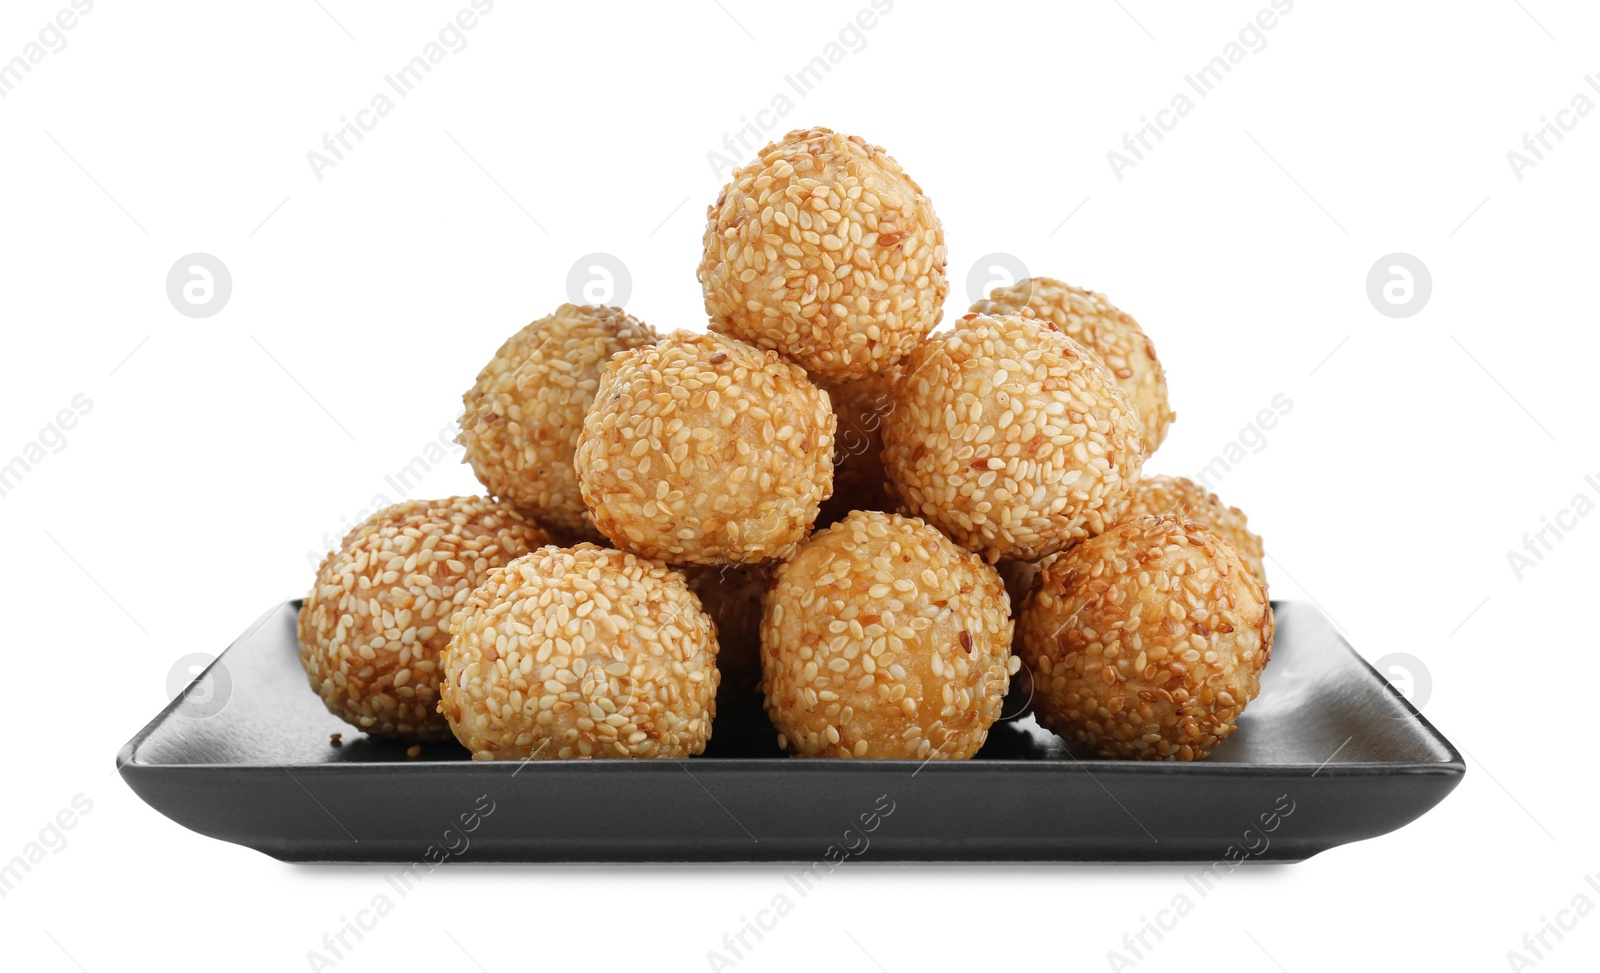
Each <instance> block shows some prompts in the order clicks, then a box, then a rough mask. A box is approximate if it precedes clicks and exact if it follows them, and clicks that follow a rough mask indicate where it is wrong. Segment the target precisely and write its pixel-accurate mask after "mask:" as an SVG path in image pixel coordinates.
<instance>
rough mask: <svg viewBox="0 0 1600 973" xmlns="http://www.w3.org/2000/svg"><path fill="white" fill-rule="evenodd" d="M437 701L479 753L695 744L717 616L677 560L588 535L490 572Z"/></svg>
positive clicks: (703, 720)
mask: <svg viewBox="0 0 1600 973" xmlns="http://www.w3.org/2000/svg"><path fill="white" fill-rule="evenodd" d="M452 627H453V630H454V632H455V635H454V637H453V638H451V640H450V645H449V647H448V648H446V649H445V652H444V661H443V675H444V681H443V685H442V686H441V695H440V701H439V710H440V712H442V713H443V714H444V715H445V718H446V719H448V721H449V725H450V729H451V731H452V732H454V733H455V736H456V739H457V740H459V741H461V743H462V745H463V746H465V747H466V748H467V749H468V750H471V751H472V757H473V759H474V760H567V759H584V758H602V757H674V758H682V757H687V756H689V755H691V754H696V753H700V752H702V751H703V750H704V749H705V746H706V740H707V739H709V738H710V735H711V720H712V717H713V716H714V714H715V710H716V693H717V665H716V663H717V642H716V638H715V637H714V635H713V631H712V624H711V618H710V617H709V616H708V615H706V613H705V612H704V611H702V610H701V607H700V601H699V599H697V598H696V597H695V596H694V593H693V592H691V591H690V590H689V587H688V585H687V584H686V583H685V581H684V579H683V575H681V574H679V573H678V572H677V571H674V570H672V569H671V568H668V567H665V566H663V565H660V564H656V563H654V562H651V561H647V560H645V559H643V558H639V557H634V556H633V555H632V554H624V553H622V552H621V551H614V550H610V549H609V548H603V547H596V546H595V545H593V544H579V545H578V546H577V547H553V546H552V547H544V548H540V549H539V550H537V551H534V552H533V553H532V554H529V555H527V556H526V557H520V558H518V559H517V560H515V561H513V562H511V563H510V564H508V565H506V566H505V567H503V568H499V569H497V570H495V571H493V572H492V573H490V574H489V576H488V577H487V578H485V579H484V582H483V584H481V585H479V586H478V587H477V589H476V590H474V591H473V592H472V594H471V596H469V597H468V598H467V600H466V603H465V604H464V605H463V606H462V608H461V610H460V611H459V612H457V613H456V615H455V619H454V621H453V622H452Z"/></svg>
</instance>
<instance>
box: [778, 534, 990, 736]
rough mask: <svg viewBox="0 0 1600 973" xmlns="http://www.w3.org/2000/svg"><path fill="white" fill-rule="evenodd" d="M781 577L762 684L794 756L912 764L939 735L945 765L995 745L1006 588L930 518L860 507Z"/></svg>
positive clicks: (817, 540)
mask: <svg viewBox="0 0 1600 973" xmlns="http://www.w3.org/2000/svg"><path fill="white" fill-rule="evenodd" d="M906 551H916V552H918V555H919V556H918V557H917V558H910V557H904V558H902V557H900V556H897V555H899V554H900V552H906ZM773 579H774V582H775V584H774V586H773V587H772V588H771V590H770V591H768V592H767V594H766V601H765V605H766V613H765V616H764V617H763V618H762V620H761V628H760V635H761V664H762V672H763V683H762V685H763V689H764V692H765V705H766V708H767V713H768V715H769V716H770V717H771V719H772V722H773V724H774V726H776V727H777V728H778V730H779V732H780V733H781V734H782V735H783V737H784V739H785V740H786V741H787V743H788V745H789V749H790V750H791V751H792V752H795V753H798V754H801V755H804V756H833V757H838V756H853V757H865V758H883V759H901V758H904V757H905V756H906V754H907V752H908V751H907V741H911V752H922V744H924V743H926V742H927V738H928V737H930V736H937V737H938V738H939V739H941V740H944V741H945V745H944V746H943V747H940V748H939V751H938V756H939V757H940V758H941V759H965V758H967V757H970V756H971V755H972V754H973V753H975V752H976V751H977V750H978V748H979V747H980V746H982V745H983V741H984V739H985V738H986V737H987V735H988V731H989V727H990V726H991V725H992V724H993V722H994V721H995V719H997V718H998V716H999V714H1000V706H1001V701H1002V697H1003V696H1004V694H1005V692H1006V690H1007V688H1008V685H1009V678H1010V669H1011V668H1012V666H1013V659H1012V656H1011V652H1010V646H1011V638H1012V622H1011V616H1010V603H1009V600H1008V598H1007V595H1006V591H1005V585H1004V583H1003V582H1002V581H1001V579H1000V576H999V574H997V573H996V572H995V570H994V569H993V568H991V567H990V566H989V565H988V564H986V563H984V561H983V559H982V558H981V557H979V556H978V555H976V554H973V553H971V552H968V551H964V550H962V549H961V548H959V547H957V546H956V545H955V544H953V543H952V542H951V541H950V540H949V539H948V538H946V537H944V536H943V535H942V534H940V533H939V532H938V531H937V530H936V529H934V528H933V527H932V526H930V525H929V524H927V523H926V522H924V521H923V520H921V519H918V518H913V517H903V516H901V515H898V514H892V513H882V512H877V511H855V512H852V513H850V514H849V515H848V516H847V517H845V519H844V520H842V521H840V522H839V523H837V524H834V525H833V526H831V527H829V528H827V529H826V530H823V531H820V532H819V533H817V534H816V535H815V536H814V537H812V538H811V540H809V541H808V542H806V544H805V545H803V546H802V547H801V548H800V550H799V551H798V552H797V553H796V554H795V556H794V557H793V558H791V559H790V560H789V561H787V562H785V563H783V564H781V565H779V566H778V568H777V569H776V571H775V573H774V575H773ZM887 633H894V634H892V635H890V634H887ZM941 721H943V723H941ZM942 725H943V726H948V727H958V729H956V730H954V731H950V733H949V736H948V738H946V737H944V736H943V735H942V734H944V733H945V732H946V730H945V729H943V728H942ZM844 727H848V733H849V739H848V740H844V739H843V733H844V731H843V729H842V728H844ZM925 749H926V752H924V753H923V755H924V756H925V757H926V756H931V755H933V753H934V749H935V748H934V746H933V745H931V744H930V745H929V746H927V747H926V748H925Z"/></svg>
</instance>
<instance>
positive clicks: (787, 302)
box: [299, 128, 1273, 761]
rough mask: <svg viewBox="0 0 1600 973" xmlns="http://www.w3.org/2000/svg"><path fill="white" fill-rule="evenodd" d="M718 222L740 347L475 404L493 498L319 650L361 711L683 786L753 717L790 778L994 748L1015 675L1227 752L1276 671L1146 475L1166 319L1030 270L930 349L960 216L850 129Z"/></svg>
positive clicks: (650, 343)
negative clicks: (830, 767) (952, 228)
mask: <svg viewBox="0 0 1600 973" xmlns="http://www.w3.org/2000/svg"><path fill="white" fill-rule="evenodd" d="M707 216H708V219H707V223H706V229H705V237H704V245H705V246H704V258H703V260H702V262H701V264H700V267H699V273H698V276H699V280H700V283H701V287H702V291H703V294H704V299H705V307H706V311H707V313H708V315H709V316H710V330H709V332H692V331H674V332H671V333H669V334H664V335H663V334H658V333H657V332H656V331H655V329H653V328H652V327H650V325H648V324H646V323H644V322H643V321H641V320H639V319H637V318H635V317H633V316H632V315H631V314H629V313H628V312H626V311H623V310H622V309H620V308H611V307H577V306H573V305H563V306H562V307H560V308H558V309H556V311H555V312H554V313H553V314H551V315H550V316H548V317H544V318H541V319H539V320H537V321H534V322H533V323H532V324H530V325H528V326H527V327H525V328H523V329H522V330H521V331H519V332H517V333H516V334H514V335H512V336H511V337H510V338H509V339H508V340H507V341H506V342H505V344H504V345H502V346H501V348H500V350H499V351H498V352H497V353H496V354H495V356H494V358H493V359H492V360H491V361H490V362H489V363H488V364H487V365H486V366H484V368H483V370H482V371H481V372H480V373H479V374H478V377H477V381H476V382H475V383H474V384H473V386H472V388H471V389H469V390H468V391H467V393H466V395H465V396H464V405H465V413H464V415H463V416H462V419H461V436H460V438H459V442H460V443H461V444H462V445H463V446H464V447H465V450H466V457H465V461H466V462H468V463H470V464H471V466H472V468H473V470H474V472H475V473H476V474H477V476H478V479H479V480H480V481H482V483H483V485H484V487H485V489H486V490H487V491H488V493H489V494H491V495H492V499H491V498H484V497H452V498H450V499H446V500H437V501H410V502H407V503H403V504H400V505H398V506H395V507H391V508H389V509H387V510H384V511H380V512H379V513H378V514H376V515H374V516H373V517H372V518H371V519H370V520H368V521H367V522H365V523H363V524H361V525H360V526H358V527H357V528H355V529H354V530H353V531H351V532H350V534H349V536H348V537H346V538H345V540H344V543H343V545H342V547H341V548H340V549H339V550H337V551H334V552H331V553H329V555H328V556H327V558H326V560H325V561H324V562H323V563H322V566H321V568H320V570H319V571H318V573H317V578H316V582H315V584H314V586H313V587H312V589H311V592H310V593H309V594H308V595H307V597H306V599H305V601H304V604H303V607H302V609H301V613H300V628H299V633H300V644H301V651H300V656H301V660H302V662H303V663H304V665H305V669H306V673H307V675H308V677H309V679H310V682H311V685H312V688H313V689H315V690H316V691H317V692H318V694H319V695H320V696H321V697H322V699H323V701H324V702H325V703H326V704H327V706H328V708H329V709H330V710H331V711H332V712H333V713H335V714H337V715H338V716H340V717H341V718H343V719H345V720H346V721H348V722H349V723H351V724H353V725H354V726H356V727H358V728H360V729H362V730H364V731H366V732H367V733H369V734H372V735H374V736H382V737H390V738H397V739H401V740H407V741H424V740H431V739H441V738H449V737H452V736H453V737H454V738H455V739H456V740H458V741H459V742H460V743H461V744H462V745H464V746H465V747H466V748H467V749H468V750H469V751H471V754H472V756H473V757H474V758H477V759H484V760H493V759H510V760H533V759H541V760H542V759H583V758H608V757H672V758H684V757H689V756H692V755H695V754H699V753H702V752H704V750H705V747H706V744H707V741H708V740H709V739H710V738H711V735H712V731H713V729H714V728H718V727H721V728H723V732H725V733H726V732H743V733H749V732H753V731H751V730H750V729H748V728H747V727H746V726H744V725H738V726H735V725H734V724H729V723H727V722H723V723H719V722H718V721H717V719H716V714H717V709H718V706H719V704H721V705H722V707H723V709H724V712H727V711H728V710H729V709H730V708H732V709H737V708H739V707H740V706H741V705H744V704H746V703H747V702H748V703H749V704H751V705H756V704H759V705H760V706H761V707H763V708H764V710H765V714H766V717H767V718H768V719H769V720H770V723H771V729H770V731H768V730H762V731H759V732H762V733H766V732H772V733H775V735H776V739H777V742H778V744H779V746H780V747H782V748H783V749H784V750H785V751H787V752H788V753H790V754H794V755H799V756H810V757H855V758H878V759H906V760H917V761H923V760H929V759H964V758H968V757H971V756H973V755H974V754H975V753H977V752H978V751H979V749H980V748H981V747H982V746H983V743H984V741H985V739H986V737H987V735H988V733H989V730H990V728H991V727H992V726H993V724H994V723H995V721H996V720H997V719H998V718H999V717H1000V713H1001V710H1002V702H1003V697H1004V696H1005V695H1006V694H1007V692H1008V690H1009V689H1010V687H1011V686H1012V685H1013V683H1014V681H1015V682H1017V683H1019V684H1021V683H1025V684H1026V685H1027V686H1028V691H1029V692H1030V693H1031V698H1032V706H1031V709H1032V712H1033V715H1034V717H1035V718H1036V719H1037V720H1038V722H1039V724H1040V725H1042V726H1043V727H1046V728H1048V729H1050V730H1053V731H1055V732H1056V733H1059V734H1060V735H1062V736H1063V737H1065V738H1067V739H1068V740H1069V741H1072V742H1074V743H1075V744H1078V745H1079V746H1080V747H1081V748H1082V749H1083V750H1085V751H1089V752H1094V753H1097V754H1099V755H1101V756H1105V757H1113V758H1154V759H1180V760H1194V759H1199V758H1203V757H1205V756H1206V755H1207V754H1209V753H1210V752H1211V751H1212V750H1213V749H1214V748H1215V747H1216V746H1217V745H1218V744H1219V743H1221V742H1222V741H1223V740H1224V739H1226V738H1227V737H1228V736H1229V735H1230V734H1231V733H1232V732H1233V731H1234V728H1235V726H1236V724H1237V720H1238V717H1239V715H1240V713H1242V712H1243V710H1244V708H1245V706H1246V705H1247V704H1248V703H1249V701H1250V700H1251V699H1252V698H1253V697H1254V696H1255V695H1256V693H1257V691H1258V690H1259V679H1260V673H1261V670H1262V668H1263V667H1264V666H1265V665H1266V662H1267V660H1268V658H1269V657H1270V655H1271V648H1272V638H1273V615H1272V608H1271V605H1270V604H1269V603H1268V601H1267V595H1266V588H1265V579H1264V576H1263V573H1262V567H1261V557H1262V547H1261V540H1260V538H1259V537H1257V536H1256V535H1255V534H1253V533H1252V532H1251V531H1250V529H1249V527H1248V526H1247V523H1246V520H1245V517H1244V515H1243V514H1242V513H1240V512H1239V511H1238V510H1237V509H1234V508H1231V507H1227V506H1225V505H1223V504H1222V502H1221V501H1219V500H1218V499H1217V498H1216V496H1214V495H1212V494H1211V493H1209V492H1208V491H1206V490H1204V489H1202V488H1201V487H1199V486H1197V485H1196V484H1194V483H1193V482H1191V481H1189V480H1186V479H1182V478H1172V477H1161V476H1149V475H1146V474H1145V473H1144V465H1145V461H1146V460H1147V459H1148V458H1149V455H1150V454H1151V453H1152V452H1153V451H1154V450H1155V448H1156V447H1157V446H1158V445H1159V444H1160V443H1161V441H1162V440H1163V439H1164V438H1165V437H1166V435H1167V432H1168V429H1169V427H1170V426H1171V424H1172V421H1173V419H1174V415H1173V412H1172V410H1171V408H1170V407H1169V405H1168V402H1167V384H1166V376H1165V373H1164V372H1163V370H1162V367H1161V362H1160V360H1159V359H1158V358H1157V356H1156V351H1155V347H1154V345H1153V344H1152V343H1151V342H1150V339H1149V338H1148V337H1147V336H1146V335H1145V333H1144V331H1143V330H1142V329H1141V328H1140V326H1139V324H1138V322H1136V321H1135V320H1134V319H1133V318H1132V317H1130V316H1129V315H1128V314H1126V313H1124V312H1123V311H1121V310H1119V309H1118V308H1116V307H1115V306H1114V305H1112V304H1111V302H1110V301H1108V300H1107V299H1106V298H1105V296H1104V295H1101V294H1097V293H1094V292H1093V291H1087V290H1081V289H1079V288H1076V287H1071V286H1069V285H1067V284H1064V283H1061V282H1060V281H1056V280H1051V279H1048V278H1037V277H1036V278H1030V279H1027V280H1021V281H1018V282H1016V283H1015V284H1013V285H1011V286H1009V287H1004V288H999V289H996V290H995V291H994V292H993V293H991V294H990V295H989V297H988V299H987V300H983V301H979V302H978V303H977V304H975V305H973V307H972V308H971V310H970V312H969V313H967V314H965V315H963V316H961V318H960V319H959V320H958V321H956V322H955V323H954V325H953V326H952V327H949V328H947V329H944V330H940V331H937V332H936V331H935V330H934V328H935V326H936V325H937V324H938V323H939V321H940V319H941V317H942V315H943V305H944V300H945V297H946V294H947V292H948V285H947V283H946V279H945V259H946V250H945V241H944V230H943V228H942V226H941V225H940V222H939V219H938V217H937V216H936V215H935V214H934V211H933V207H932V205H931V203H930V202H929V200H928V198H927V197H926V196H925V195H924V194H923V192H922V190H921V188H920V187H919V186H918V185H917V183H916V182H914V181H913V180H912V179H911V178H910V177H909V176H907V175H906V173H905V172H904V171H903V170H902V169H901V168H900V165H899V163H897V162H896V161H895V160H894V159H893V158H891V157H890V156H889V155H888V154H887V153H885V152H884V150H883V149H881V148H879V147H877V146H875V145H872V144H870V143H868V142H866V141H863V140H862V139H860V138H856V137H853V136H845V135H840V134H837V133H834V132H831V131H829V130H827V129H821V128H817V129H810V130H803V131H795V132H791V133H789V134H788V135H787V136H785V137H784V138H783V139H781V140H779V141H777V142H775V143H773V144H771V145H768V146H767V147H766V148H765V149H763V150H762V151H761V153H760V156H759V157H758V158H757V159H755V160H754V161H752V162H750V163H749V164H748V165H746V166H744V167H743V168H741V169H739V170H737V171H735V172H734V173H733V175H732V178H731V180H730V182H729V183H728V185H727V186H725V187H724V188H723V190H722V192H721V194H720V195H719V196H718V197H717V200H716V202H715V203H714V204H713V205H712V206H711V207H709V208H708V211H707ZM1008 587H1009V593H1008ZM1024 665H1026V667H1027V671H1026V672H1021V670H1022V667H1023V666H1024ZM1013 708H1015V707H1013ZM729 727H732V728H733V729H732V730H730V729H729Z"/></svg>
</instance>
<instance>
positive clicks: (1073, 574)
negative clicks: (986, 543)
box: [1017, 516, 1274, 760]
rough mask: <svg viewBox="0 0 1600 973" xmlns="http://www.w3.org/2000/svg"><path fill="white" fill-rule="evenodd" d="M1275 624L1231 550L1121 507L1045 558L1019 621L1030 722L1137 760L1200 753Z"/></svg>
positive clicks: (1237, 704)
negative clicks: (1120, 514)
mask: <svg viewBox="0 0 1600 973" xmlns="http://www.w3.org/2000/svg"><path fill="white" fill-rule="evenodd" d="M1202 633H1203V634H1202ZM1273 635H1274V624H1273V617H1272V607H1271V604H1270V603H1269V602H1268V601H1267V597H1266V591H1265V589H1264V588H1263V587H1262V586H1261V584H1260V582H1259V581H1258V580H1257V579H1256V577H1255V576H1254V574H1253V573H1252V572H1251V571H1250V570H1249V569H1248V568H1247V566H1246V565H1245V563H1244V561H1243V560H1242V559H1241V558H1240V556H1239V554H1238V553H1237V552H1236V551H1235V550H1234V549H1233V547H1232V546H1231V545H1229V544H1228V543H1227V542H1226V541H1225V540H1224V539H1223V538H1222V537H1221V536H1220V535H1218V534H1216V533H1214V532H1212V531H1211V530H1210V529H1209V528H1207V527H1204V526H1202V525H1200V524H1196V523H1193V522H1189V521H1186V520H1184V519H1182V518H1178V517H1171V516H1140V517H1134V518H1130V519H1128V520H1125V521H1123V522H1121V523H1119V524H1117V525H1116V526H1114V527H1113V528H1111V529H1110V530H1108V531H1106V532H1104V533H1102V534H1100V535H1099V536H1097V537H1094V538H1091V539H1089V540H1086V541H1084V542H1082V543H1080V544H1078V545H1076V546H1074V547H1072V548H1070V549H1069V550H1067V551H1066V552H1065V553H1063V554H1060V555H1058V556H1056V557H1054V558H1052V559H1050V560H1049V561H1047V562H1046V563H1045V564H1043V565H1042V566H1041V567H1040V569H1039V571H1038V574H1037V577H1036V578H1035V579H1034V580H1033V583H1032V588H1031V590H1030V592H1029V594H1028V597H1027V600H1026V601H1025V602H1024V603H1023V607H1022V611H1021V614H1020V616H1019V618H1018V620H1017V643H1018V646H1017V647H1018V652H1019V653H1020V655H1021V657H1022V660H1023V661H1025V662H1026V663H1027V664H1028V667H1029V669H1030V670H1031V671H1032V672H1033V674H1034V676H1033V679H1034V687H1035V693H1034V697H1033V711H1034V715H1035V716H1036V717H1037V719H1038V720H1039V723H1040V724H1041V725H1042V726H1045V727H1046V728H1048V729H1050V730H1053V731H1055V732H1056V733H1059V734H1061V735H1062V736H1064V737H1066V738H1068V739H1069V740H1075V741H1077V742H1079V743H1082V744H1084V745H1086V746H1088V747H1090V748H1091V749H1093V750H1094V751H1095V752H1097V753H1099V754H1100V755H1101V756H1106V757H1121V758H1137V759H1156V760H1198V759H1202V758H1204V757H1206V756H1207V755H1209V754H1210V753H1211V752H1212V751H1213V750H1214V749H1216V747H1217V745H1218V744H1220V743H1221V742H1222V741H1223V740H1225V739H1227V737H1228V736H1230V735H1231V734H1232V733H1233V732H1234V729H1235V727H1236V725H1237V720H1238V717H1239V715H1240V714H1241V713H1242V712H1243V711H1244V708H1245V705H1246V704H1247V703H1248V702H1249V701H1250V700H1252V699H1254V698H1255V696H1256V694H1257V692H1259V690H1260V675H1261V669H1262V668H1263V667H1264V666H1265V665H1266V663H1267V661H1268V659H1269V658H1270V657H1271V650H1272V639H1273Z"/></svg>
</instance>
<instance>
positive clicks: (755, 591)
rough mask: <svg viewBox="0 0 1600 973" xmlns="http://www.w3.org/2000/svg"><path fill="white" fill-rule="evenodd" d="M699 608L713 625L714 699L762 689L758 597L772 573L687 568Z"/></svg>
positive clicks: (757, 568) (749, 567)
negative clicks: (717, 677)
mask: <svg viewBox="0 0 1600 973" xmlns="http://www.w3.org/2000/svg"><path fill="white" fill-rule="evenodd" d="M681 570H682V571H683V576H684V577H685V578H686V579H687V580H688V582H689V590H690V591H692V592H694V593H695V596H696V597H698V598H699V599H700V607H701V608H703V609H704V610H705V613H706V614H707V615H710V616H711V620H712V621H713V622H716V624H717V671H718V672H720V673H721V674H722V682H721V683H720V684H719V685H720V686H721V688H720V689H718V690H717V698H718V699H719V700H721V701H723V702H724V703H726V702H727V701H728V699H729V698H730V697H732V696H735V695H744V696H750V695H753V694H754V693H755V692H756V689H757V688H758V687H759V686H760V684H761V597H762V596H763V595H765V594H766V593H767V585H768V583H769V582H770V581H771V579H772V568H771V567H770V566H768V565H765V564H719V565H689V566H687V567H684V568H682V569H681Z"/></svg>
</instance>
